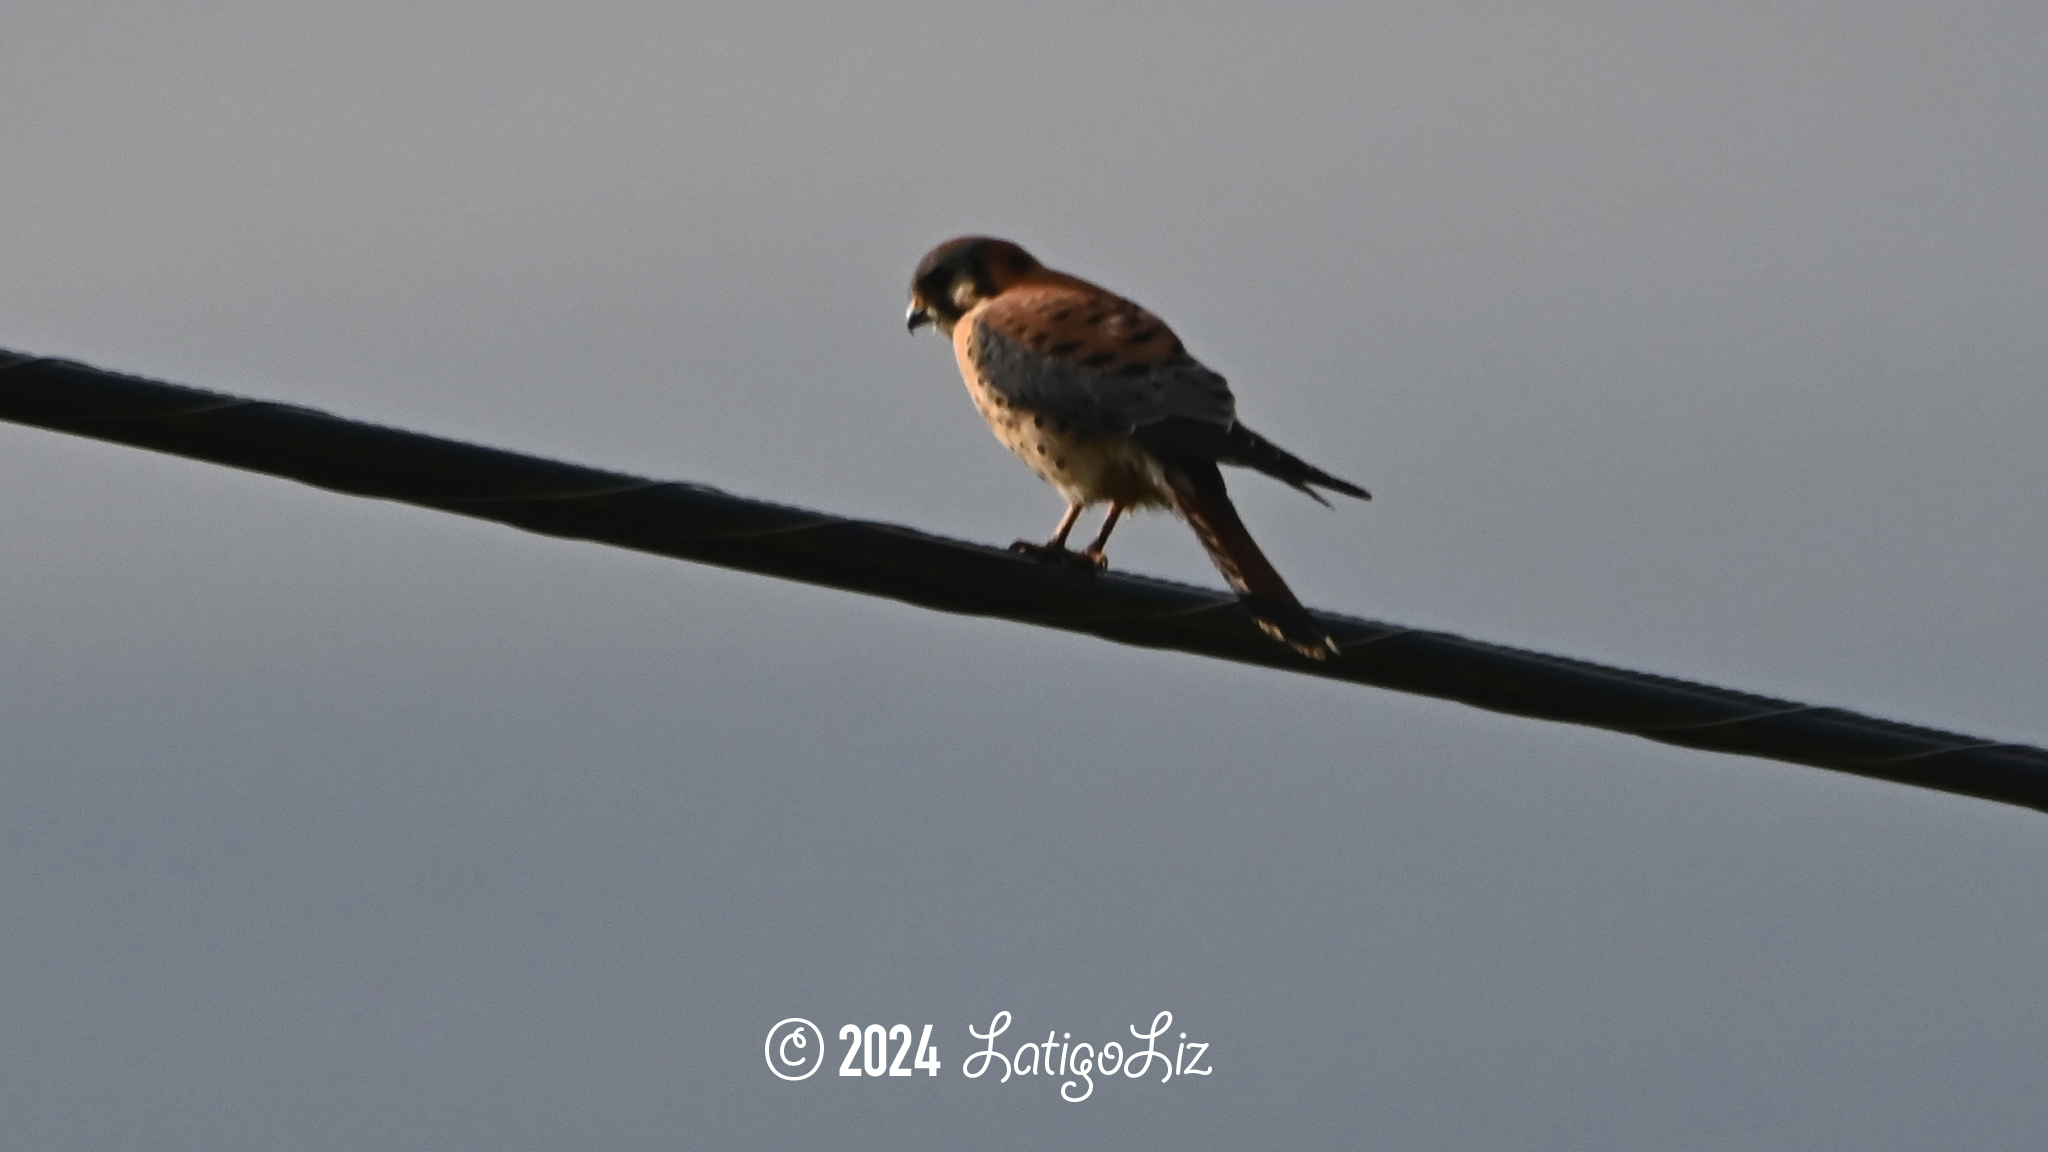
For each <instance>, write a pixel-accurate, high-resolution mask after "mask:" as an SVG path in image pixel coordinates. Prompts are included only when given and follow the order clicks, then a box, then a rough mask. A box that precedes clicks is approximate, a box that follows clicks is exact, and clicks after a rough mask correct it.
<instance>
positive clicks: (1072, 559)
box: [1010, 503, 1096, 568]
mask: <svg viewBox="0 0 2048 1152" xmlns="http://www.w3.org/2000/svg"><path fill="white" fill-rule="evenodd" d="M1081 508H1082V505H1080V504H1078V503H1075V504H1069V505H1067V514H1066V515H1065V516H1062V517H1060V526H1059V527H1057V528H1055V529H1053V530H1052V539H1050V540H1047V541H1046V542H1045V543H1043V544H1033V543H1032V542H1031V541H1029V540H1019V541H1017V542H1016V543H1015V544H1012V545H1010V551H1012V552H1022V553H1024V554H1025V555H1026V556H1036V557H1038V558H1039V559H1040V560H1046V561H1060V562H1064V563H1070V564H1080V565H1082V566H1083V567H1089V568H1092V567H1095V566H1096V565H1095V561H1093V560H1088V559H1084V558H1082V557H1080V556H1076V555H1075V554H1074V553H1072V552H1070V551H1068V550H1067V536H1068V534H1070V533H1072V532H1073V530H1074V522H1075V521H1076V520H1079V519H1080V518H1081Z"/></svg>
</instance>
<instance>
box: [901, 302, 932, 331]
mask: <svg viewBox="0 0 2048 1152" xmlns="http://www.w3.org/2000/svg"><path fill="white" fill-rule="evenodd" d="M903 322H904V323H905V324H907V325H909V328H910V331H912V332H915V331H917V330H918V329H919V328H922V327H924V326H925V325H927V324H929V323H931V322H932V314H931V313H930V312H929V311H927V310H926V309H925V306H924V305H922V304H919V303H918V302H917V301H915V300H912V301H911V302H910V311H908V312H906V313H904V315H903Z"/></svg>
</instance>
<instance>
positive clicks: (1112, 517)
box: [1081, 500, 1124, 568]
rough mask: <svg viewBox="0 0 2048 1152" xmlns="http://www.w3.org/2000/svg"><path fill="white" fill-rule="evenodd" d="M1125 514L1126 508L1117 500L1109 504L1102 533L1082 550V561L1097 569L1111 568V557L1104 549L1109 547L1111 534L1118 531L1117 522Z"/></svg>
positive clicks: (1103, 520) (1096, 535) (1103, 519)
mask: <svg viewBox="0 0 2048 1152" xmlns="http://www.w3.org/2000/svg"><path fill="white" fill-rule="evenodd" d="M1123 514H1124V506H1123V505H1122V504H1120V503H1118V502H1117V501H1115V500H1112V501H1110V502H1109V515H1107V516H1104V517H1103V518H1102V531H1100V532H1097V533H1096V534H1095V539H1094V540H1092V541H1090V542H1089V544H1088V546H1087V547H1086V548H1083V549H1081V559H1083V560H1086V561H1088V563H1090V564H1092V565H1094V566H1095V567H1097V568H1107V567H1109V557H1108V556H1105V555H1104V554H1103V551H1102V550H1103V549H1104V548H1106V547H1108V546H1109V534H1110V533H1111V532H1114V531H1116V522H1117V520H1118V519H1119V518H1120V517H1122V516H1123Z"/></svg>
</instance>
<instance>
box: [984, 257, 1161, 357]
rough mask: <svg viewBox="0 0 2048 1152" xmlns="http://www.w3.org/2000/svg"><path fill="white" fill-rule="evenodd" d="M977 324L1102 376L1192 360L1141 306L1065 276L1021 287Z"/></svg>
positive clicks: (993, 303) (992, 304)
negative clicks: (1102, 374) (1101, 373)
mask: <svg viewBox="0 0 2048 1152" xmlns="http://www.w3.org/2000/svg"><path fill="white" fill-rule="evenodd" d="M972 319H973V321H974V322H975V323H976V324H978V325H980V326H983V327H985V328H986V330H987V331H989V332H990V333H993V334H994V335H997V336H1000V337H1002V338H1003V339H1006V340H1008V341H1009V342H1011V343H1012V344H1015V345H1017V346H1018V347H1019V348H1022V349H1026V350H1029V351H1030V352H1032V353H1034V354H1036V355H1039V356H1043V357H1045V358H1046V359H1048V360H1051V361H1055V362H1057V363H1060V364H1063V365H1071V366H1073V367H1076V368H1085V369H1089V370H1091V371H1096V372H1105V373H1116V372H1121V371H1141V370H1146V369H1149V368H1151V367H1152V366H1155V365H1161V364H1168V363H1172V362H1175V361H1180V360H1185V359H1187V348H1186V347H1185V346H1183V345H1182V344H1181V342H1180V337H1178V336H1176V335H1174V333H1173V329H1171V328H1169V327H1167V325H1166V322H1165V321H1163V320H1161V319H1160V318H1159V317H1157V316H1154V315H1153V314H1152V313H1150V312H1148V311H1146V310H1145V309H1144V308H1143V307H1141V306H1139V305H1138V304H1137V303H1135V302H1133V301H1130V300H1126V299H1124V298H1123V297H1121V296H1118V295H1116V294H1115V293H1113V292H1110V291H1108V290H1107V289H1104V288H1099V287H1097V286H1095V285H1093V284H1090V283H1088V282H1087V281H1085V280H1079V279H1076V278H1074V277H1071V276H1065V275H1062V274H1059V273H1046V274H1044V275H1043V276H1041V277H1038V278H1035V279H1033V280H1030V281H1027V282H1025V283H1021V284H1017V285H1014V286H1012V287H1010V288H1009V289H1007V290H1006V291H1004V292H1003V294H1002V295H1000V296H997V297H995V298H994V299H992V300H990V301H988V302H987V303H986V304H984V305H982V306H981V307H980V308H978V309H976V310H975V313H974V314H973V317H972Z"/></svg>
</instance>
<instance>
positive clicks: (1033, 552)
mask: <svg viewBox="0 0 2048 1152" xmlns="http://www.w3.org/2000/svg"><path fill="white" fill-rule="evenodd" d="M1010 551H1012V552H1021V553H1023V554H1024V555H1026V556H1029V557H1031V558H1033V559H1035V560H1038V561H1040V562H1042V563H1046V564H1064V565H1067V566H1068V567H1070V568H1082V569H1086V570H1087V571H1089V572H1099V571H1101V570H1102V569H1103V568H1105V567H1107V566H1108V564H1109V559H1108V558H1107V557H1105V556H1104V555H1103V554H1102V553H1101V552H1096V551H1090V552H1076V551H1074V550H1073V549H1071V548H1068V547H1067V546H1066V545H1064V544H1034V543H1032V542H1031V541H1029V540H1019V541H1017V542H1016V543H1015V544H1012V545H1010Z"/></svg>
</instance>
